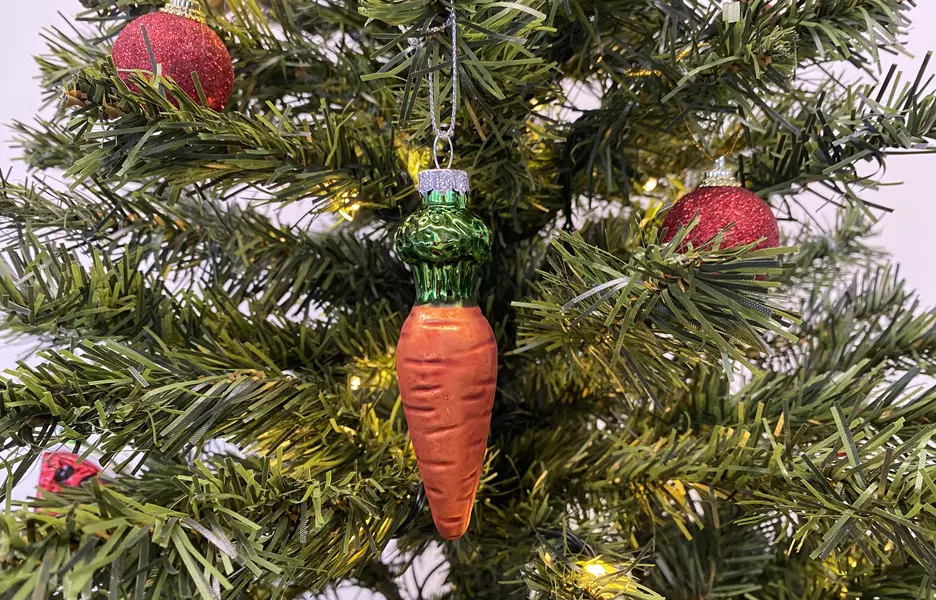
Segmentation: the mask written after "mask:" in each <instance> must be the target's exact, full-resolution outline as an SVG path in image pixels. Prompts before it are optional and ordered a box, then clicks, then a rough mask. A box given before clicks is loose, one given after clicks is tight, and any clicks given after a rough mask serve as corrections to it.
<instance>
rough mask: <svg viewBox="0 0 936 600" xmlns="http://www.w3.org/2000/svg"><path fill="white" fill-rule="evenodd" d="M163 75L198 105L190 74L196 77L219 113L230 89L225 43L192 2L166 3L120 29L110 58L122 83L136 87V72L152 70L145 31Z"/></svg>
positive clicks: (231, 70)
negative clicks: (144, 29)
mask: <svg viewBox="0 0 936 600" xmlns="http://www.w3.org/2000/svg"><path fill="white" fill-rule="evenodd" d="M144 27H145V28H146V37H147V38H148V39H149V42H150V47H152V49H153V55H154V57H155V59H156V63H157V64H159V65H161V69H162V74H163V75H164V76H167V77H169V78H171V79H172V80H173V81H175V82H176V83H177V84H178V85H179V87H181V88H182V89H183V90H184V91H185V93H186V94H188V96H189V97H190V98H191V99H192V100H194V101H196V102H200V98H199V95H198V92H197V91H196V88H195V81H194V79H193V77H192V73H197V74H198V81H199V83H200V84H201V87H202V91H203V92H204V93H205V98H206V99H207V100H208V106H209V107H210V108H212V109H213V110H217V111H220V110H223V109H224V106H225V105H226V104H227V101H228V100H229V99H230V98H231V92H232V91H233V90H234V66H233V64H232V63H231V55H230V54H229V53H228V51H227V48H226V47H225V46H224V42H222V41H221V38H220V37H218V34H216V33H215V32H214V31H212V30H211V28H210V27H208V25H206V24H205V15H204V12H203V11H202V9H201V6H200V5H199V4H198V3H197V2H195V1H194V0H170V2H169V4H167V5H166V6H165V7H164V8H163V9H162V10H160V11H157V12H151V13H148V14H145V15H143V16H142V17H138V18H136V19H134V20H133V21H131V22H130V24H129V25H127V26H126V27H124V29H123V31H121V32H120V35H119V36H117V41H116V42H114V48H113V50H112V51H111V56H112V57H113V59H114V66H116V67H117V70H118V72H119V74H120V77H121V79H123V80H124V81H126V82H127V83H128V84H129V85H130V88H131V89H136V88H135V86H134V84H133V76H134V74H135V73H136V72H137V71H143V72H147V73H152V72H153V62H152V60H151V59H150V55H149V51H148V50H147V47H146V41H145V39H144V37H143V28H144Z"/></svg>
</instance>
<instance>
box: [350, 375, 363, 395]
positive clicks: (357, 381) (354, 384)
mask: <svg viewBox="0 0 936 600" xmlns="http://www.w3.org/2000/svg"><path fill="white" fill-rule="evenodd" d="M359 389H361V378H360V377H358V376H357V375H355V376H353V377H352V378H351V391H352V392H356V391H358V390H359Z"/></svg>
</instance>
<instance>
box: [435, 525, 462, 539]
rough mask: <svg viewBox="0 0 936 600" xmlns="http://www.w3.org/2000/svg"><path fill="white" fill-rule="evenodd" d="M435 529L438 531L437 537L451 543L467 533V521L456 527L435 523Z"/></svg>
mask: <svg viewBox="0 0 936 600" xmlns="http://www.w3.org/2000/svg"><path fill="white" fill-rule="evenodd" d="M436 529H437V530H438V531H439V535H441V536H442V537H444V538H445V539H447V540H448V541H450V542H453V541H455V540H457V539H459V538H461V537H462V536H463V535H465V532H466V531H468V521H467V520H465V521H463V522H462V523H459V524H458V525H448V524H445V525H443V524H441V523H436Z"/></svg>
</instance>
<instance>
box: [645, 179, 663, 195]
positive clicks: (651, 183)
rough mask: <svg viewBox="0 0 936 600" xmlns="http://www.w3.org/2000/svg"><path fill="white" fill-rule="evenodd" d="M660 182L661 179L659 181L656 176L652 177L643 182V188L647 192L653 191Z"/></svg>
mask: <svg viewBox="0 0 936 600" xmlns="http://www.w3.org/2000/svg"><path fill="white" fill-rule="evenodd" d="M658 183H659V181H657V178H656V177H651V178H650V179H648V180H647V183H645V184H643V189H644V191H645V192H652V191H653V190H655V189H656V187H657V184H658Z"/></svg>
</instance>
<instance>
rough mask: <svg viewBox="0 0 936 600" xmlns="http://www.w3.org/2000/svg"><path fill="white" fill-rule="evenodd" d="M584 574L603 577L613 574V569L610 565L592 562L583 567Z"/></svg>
mask: <svg viewBox="0 0 936 600" xmlns="http://www.w3.org/2000/svg"><path fill="white" fill-rule="evenodd" d="M584 569H585V572H586V573H588V574H589V575H592V576H593V577H604V576H605V575H607V574H609V573H613V572H614V569H612V568H611V566H610V565H606V564H605V563H602V562H593V563H589V564H587V565H585V567H584Z"/></svg>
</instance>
